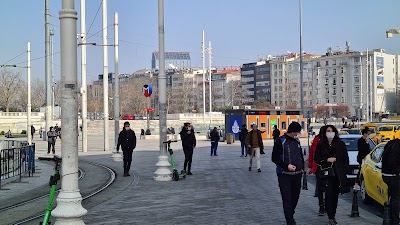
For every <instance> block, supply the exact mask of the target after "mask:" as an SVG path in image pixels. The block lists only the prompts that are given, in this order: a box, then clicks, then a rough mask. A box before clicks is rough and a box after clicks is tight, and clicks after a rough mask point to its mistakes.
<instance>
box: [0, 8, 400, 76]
mask: <svg viewBox="0 0 400 225" xmlns="http://www.w3.org/2000/svg"><path fill="white" fill-rule="evenodd" d="M44 2H45V1H44V0H29V1H28V0H1V3H2V7H1V8H0V14H1V15H2V20H1V28H2V30H3V32H2V34H3V35H1V37H0V64H17V65H18V66H22V67H23V66H26V65H27V64H26V61H27V60H26V59H27V55H26V53H25V52H26V45H27V44H26V43H27V42H28V41H30V42H31V54H32V55H31V58H32V64H31V67H32V70H31V72H32V78H33V79H37V78H38V79H42V80H44V79H45V72H44V71H45V59H44V55H45V44H44V41H45V38H44V33H45V29H44ZM61 2H62V1H61V0H50V14H51V17H50V18H51V19H50V23H51V25H52V27H53V28H54V30H55V36H54V53H55V54H54V62H53V64H54V65H53V68H54V74H55V79H56V80H58V79H59V77H60V54H59V51H60V36H59V32H60V22H59V18H58V12H59V10H60V9H61ZM101 3H102V0H87V1H86V29H87V31H88V37H89V38H88V40H87V42H96V43H99V44H101V43H102V36H101V35H102V8H101ZM164 4H165V47H166V51H188V52H190V54H191V58H192V66H193V67H201V65H202V59H201V38H202V30H204V31H205V40H206V43H207V44H208V41H211V42H212V48H213V63H212V65H213V66H226V67H227V66H240V65H242V64H243V63H249V62H255V61H257V60H258V59H259V58H261V57H265V56H266V55H280V54H285V53H287V52H288V51H289V52H299V1H298V0H229V1H228V0H201V1H200V0H165V3H164ZM107 5H108V10H107V11H108V16H107V17H108V25H107V26H109V27H108V43H109V44H110V43H113V42H114V39H113V37H114V27H113V20H114V12H118V14H119V58H120V63H119V72H120V73H133V72H134V71H136V70H139V69H143V68H150V67H151V53H152V52H153V51H158V11H157V10H158V1H157V0H108V1H107ZM302 7H303V50H304V51H305V52H306V53H310V54H324V53H325V52H326V49H327V48H328V47H330V46H332V47H333V48H334V49H338V48H339V47H340V48H341V49H342V50H344V49H345V43H346V41H350V46H351V49H353V50H357V51H362V50H365V49H367V48H369V49H374V48H384V49H385V50H386V52H388V53H391V54H400V35H395V36H394V38H392V39H387V38H386V34H385V31H386V30H387V29H390V28H400V13H398V12H399V9H400V1H398V0H383V1H376V0H351V1H349V0H334V1H333V0H329V1H328V0H303V4H302ZM75 9H76V10H77V12H78V20H77V33H79V32H80V26H79V24H80V19H79V16H80V1H79V0H76V1H75ZM7 18H8V19H7ZM89 28H90V29H89ZM108 52H109V55H108V58H109V62H108V63H109V71H110V72H113V71H114V49H113V47H109V50H108ZM206 62H208V59H207V60H206ZM12 70H19V71H20V72H21V73H23V74H26V69H23V68H19V69H18V68H12ZM102 73H103V56H102V47H95V46H88V47H87V74H88V80H89V81H91V80H96V79H97V76H98V75H99V74H102ZM78 77H80V48H78Z"/></svg>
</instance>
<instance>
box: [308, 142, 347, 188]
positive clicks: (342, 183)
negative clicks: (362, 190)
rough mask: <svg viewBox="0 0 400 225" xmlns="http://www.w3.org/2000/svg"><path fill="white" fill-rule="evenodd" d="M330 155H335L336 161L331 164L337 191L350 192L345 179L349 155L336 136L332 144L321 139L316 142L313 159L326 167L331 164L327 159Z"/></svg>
mask: <svg viewBox="0 0 400 225" xmlns="http://www.w3.org/2000/svg"><path fill="white" fill-rule="evenodd" d="M330 157H336V162H335V163H334V164H333V168H334V170H335V174H336V176H337V178H338V180H339V192H340V193H341V194H344V193H348V192H350V185H349V182H348V180H347V173H348V172H349V171H350V166H349V155H348V153H347V149H346V145H345V144H344V142H343V141H341V140H340V139H339V138H338V137H335V138H334V139H333V141H332V145H331V146H330V145H329V144H328V141H327V140H326V138H325V139H321V140H320V141H319V142H318V144H317V149H316V151H315V155H314V161H315V162H316V163H317V164H318V166H322V168H327V167H329V166H330V165H331V163H329V162H328V161H327V160H328V158H330Z"/></svg>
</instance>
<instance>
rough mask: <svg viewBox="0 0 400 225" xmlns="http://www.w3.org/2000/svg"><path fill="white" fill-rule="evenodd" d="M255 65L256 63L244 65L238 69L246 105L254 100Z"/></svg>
mask: <svg viewBox="0 0 400 225" xmlns="http://www.w3.org/2000/svg"><path fill="white" fill-rule="evenodd" d="M256 65H257V63H246V64H243V65H242V67H241V68H240V76H241V82H242V89H243V92H244V95H245V97H246V98H247V100H248V102H246V104H252V103H253V102H254V100H255V99H256V91H255V89H256V81H255V74H256Z"/></svg>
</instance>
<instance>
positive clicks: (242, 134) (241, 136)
mask: <svg viewBox="0 0 400 225" xmlns="http://www.w3.org/2000/svg"><path fill="white" fill-rule="evenodd" d="M248 133H249V131H248V130H247V128H243V129H242V130H241V131H240V133H239V141H240V142H245V141H246V137H247V134H248Z"/></svg>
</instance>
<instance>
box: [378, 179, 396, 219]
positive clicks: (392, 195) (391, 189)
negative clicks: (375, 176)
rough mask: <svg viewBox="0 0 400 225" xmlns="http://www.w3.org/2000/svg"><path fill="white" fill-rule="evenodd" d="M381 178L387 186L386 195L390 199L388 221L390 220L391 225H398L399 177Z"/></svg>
mask: <svg viewBox="0 0 400 225" xmlns="http://www.w3.org/2000/svg"><path fill="white" fill-rule="evenodd" d="M382 178H383V181H384V182H385V183H386V184H387V186H388V194H389V199H390V219H391V220H392V222H391V225H398V224H399V223H400V220H399V210H400V176H396V177H388V176H382Z"/></svg>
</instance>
